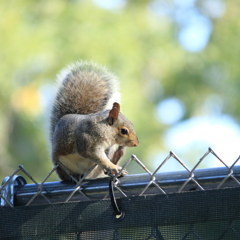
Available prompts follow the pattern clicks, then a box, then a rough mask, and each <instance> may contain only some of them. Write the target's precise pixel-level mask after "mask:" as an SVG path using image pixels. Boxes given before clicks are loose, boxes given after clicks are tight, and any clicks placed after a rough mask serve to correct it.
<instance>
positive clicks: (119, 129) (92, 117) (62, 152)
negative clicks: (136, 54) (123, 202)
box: [50, 61, 139, 180]
mask: <svg viewBox="0 0 240 240" xmlns="http://www.w3.org/2000/svg"><path fill="white" fill-rule="evenodd" d="M57 79H58V82H59V87H58V90H57V93H56V97H55V100H54V103H53V107H52V111H51V121H50V122H51V130H50V141H51V157H52V162H53V164H57V163H58V162H61V164H63V165H64V167H65V168H66V169H67V170H68V171H69V173H70V174H71V175H73V176H75V177H77V179H80V178H81V177H82V176H83V175H84V174H85V173H86V172H87V171H88V170H89V169H90V168H91V167H92V166H94V165H95V164H97V166H96V167H95V168H94V169H93V171H91V172H90V174H89V175H88V176H87V178H98V177H101V176H103V174H104V173H105V174H108V175H110V174H117V173H119V171H120V170H121V169H122V168H121V167H120V166H118V165H117V164H118V162H119V160H120V158H121V157H122V156H123V154H124V152H125V147H136V146H138V144H139V141H138V138H137V135H136V132H135V130H134V127H133V124H132V123H131V122H130V121H129V120H128V119H127V118H126V117H125V116H124V115H123V114H122V113H121V112H120V104H119V103H118V102H119V98H120V94H119V92H118V90H117V84H118V81H117V79H116V77H115V75H113V74H112V73H110V72H108V70H107V69H106V68H105V67H100V66H99V65H97V64H96V63H93V62H85V61H79V62H76V63H74V64H72V65H69V66H68V67H67V68H65V69H63V70H62V71H61V72H60V74H59V75H58V76H57ZM117 145H118V147H117V148H116V146H117ZM56 172H57V174H58V176H59V177H60V179H62V180H71V178H70V176H69V175H68V174H67V173H66V172H65V171H64V170H62V169H61V168H60V167H58V168H57V169H56ZM121 174H122V176H124V175H126V174H127V172H126V171H122V172H121Z"/></svg>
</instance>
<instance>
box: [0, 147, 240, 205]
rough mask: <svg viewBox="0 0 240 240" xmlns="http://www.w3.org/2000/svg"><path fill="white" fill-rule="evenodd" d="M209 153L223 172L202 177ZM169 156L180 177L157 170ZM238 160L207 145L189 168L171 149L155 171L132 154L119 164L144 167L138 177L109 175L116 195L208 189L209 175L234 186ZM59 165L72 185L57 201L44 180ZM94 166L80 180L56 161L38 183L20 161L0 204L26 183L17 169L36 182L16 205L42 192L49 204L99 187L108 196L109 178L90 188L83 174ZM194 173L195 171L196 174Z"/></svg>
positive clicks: (218, 182)
mask: <svg viewBox="0 0 240 240" xmlns="http://www.w3.org/2000/svg"><path fill="white" fill-rule="evenodd" d="M210 154H211V155H212V156H214V158H215V159H217V160H218V161H220V162H221V163H222V164H223V166H224V168H223V171H222V172H224V173H221V174H220V175H219V176H217V175H214V176H207V175H206V174H205V177H203V178H202V177H199V176H200V175H201V174H199V171H201V170H199V169H197V168H198V166H199V165H200V163H201V162H202V161H204V160H205V159H206V157H207V156H208V155H210ZM170 159H174V161H177V162H178V163H179V164H181V166H182V167H183V168H184V171H183V173H182V176H183V177H182V178H181V179H179V174H178V175H174V174H172V178H171V174H168V175H166V174H165V175H164V173H159V171H160V170H161V169H162V167H163V166H164V165H165V164H166V163H167V162H168V161H169V160H170ZM239 160H240V156H239V157H238V158H237V159H236V161H235V162H234V163H233V164H232V165H231V166H230V167H229V166H228V165H227V164H226V163H225V162H224V161H223V160H222V159H221V158H220V157H219V156H218V155H217V154H216V153H215V152H214V151H213V150H212V149H211V148H209V149H208V151H207V152H206V153H205V154H204V155H203V156H202V157H201V158H200V159H199V161H198V162H197V163H196V164H195V166H194V167H193V168H192V170H190V169H189V168H188V167H187V166H186V165H185V164H184V162H183V161H182V160H181V159H180V158H179V157H178V156H177V155H176V154H175V153H174V152H170V153H169V155H168V156H167V157H166V158H165V159H164V160H163V161H162V162H160V164H159V166H158V167H157V168H156V170H155V171H154V172H151V171H149V170H148V169H147V167H146V166H145V165H144V164H143V163H142V162H141V161H140V160H139V159H138V158H137V157H136V156H135V155H132V157H131V158H130V159H129V161H127V162H126V164H125V165H124V166H123V167H122V171H123V169H127V167H128V165H129V164H130V163H131V162H133V163H134V164H138V165H140V166H141V167H142V168H143V169H144V171H145V172H146V174H145V175H143V176H142V177H140V178H139V177H135V176H133V175H132V176H131V175H130V176H127V177H123V178H119V176H120V175H121V172H120V173H118V174H117V175H116V176H112V178H113V181H114V187H115V189H116V190H117V192H118V195H117V196H118V197H130V196H133V195H139V196H142V195H147V194H164V195H166V196H167V195H168V193H169V192H178V193H181V192H183V191H189V190H202V191H204V190H205V189H209V187H207V185H206V183H205V180H204V179H208V178H210V177H211V178H212V179H213V180H211V188H215V189H220V188H222V187H223V186H224V185H225V184H226V183H227V182H231V186H233V183H234V184H235V185H234V186H240V182H239V180H238V179H237V177H236V174H235V172H236V171H235V169H238V168H237V167H236V164H237V162H238V161H239ZM59 167H60V168H61V169H62V170H63V171H65V172H66V173H67V174H68V175H69V176H70V177H71V179H72V182H73V183H74V184H75V185H74V186H73V185H72V184H71V187H70V185H69V188H67V190H66V188H65V189H64V190H62V191H63V192H64V193H65V194H63V196H62V197H61V198H59V199H58V200H57V201H56V200H52V197H49V196H50V195H51V194H52V195H54V193H52V192H51V191H50V190H49V189H47V188H46V187H45V185H44V184H45V183H46V182H47V180H48V179H49V177H50V176H51V175H52V174H53V173H54V172H55V171H56V169H57V168H59ZM95 167H96V165H94V166H93V167H92V168H91V169H89V171H88V172H87V173H86V174H85V175H84V176H83V177H82V178H81V179H80V180H77V179H76V178H75V177H74V176H72V175H70V173H69V172H68V170H67V169H66V168H65V167H64V166H63V164H61V163H57V165H55V166H54V167H53V169H52V170H51V171H50V172H49V173H48V174H47V176H46V177H45V178H44V180H43V181H42V182H41V183H37V182H36V181H35V180H34V178H33V177H32V175H31V174H30V173H29V172H28V171H27V170H26V169H25V168H24V167H23V166H22V165H19V167H18V168H17V169H16V170H15V171H14V172H13V173H12V174H11V175H10V176H9V177H6V178H5V179H4V181H3V184H2V186H1V187H0V199H1V205H2V206H11V207H14V198H13V194H14V186H19V185H24V186H27V185H26V182H24V180H22V178H19V177H17V176H16V174H17V173H19V172H21V173H23V174H24V175H25V176H26V177H27V178H28V179H29V180H30V181H31V182H33V184H34V185H35V191H33V192H32V193H31V194H30V193H29V194H28V195H29V196H30V197H29V199H28V200H27V202H26V201H25V203H24V204H19V205H26V206H28V205H32V204H43V202H41V201H40V203H39V200H36V199H37V198H38V196H41V198H42V200H44V201H45V202H47V203H48V204H52V203H55V202H70V201H88V200H91V199H92V197H91V196H93V195H94V193H93V192H94V191H99V192H101V194H102V195H101V194H98V195H97V196H98V198H97V199H106V198H107V197H108V191H107V187H106V186H107V185H106V182H107V181H109V180H106V179H105V182H103V183H101V184H100V183H99V184H100V185H98V186H97V185H96V184H97V181H100V180H96V181H95V182H94V184H95V185H94V186H95V187H93V188H91V186H92V185H91V183H93V182H91V181H89V180H88V179H86V177H87V176H88V175H89V174H90V173H91V171H93V169H94V168H95ZM226 171H227V172H226ZM239 171H240V169H239ZM54 174H55V173H54ZM196 174H198V175H199V176H196ZM180 175H181V174H180ZM165 176H168V179H166V177H165ZM176 176H177V177H178V179H176V178H175V177H176ZM170 178H171V179H170ZM214 179H215V180H214ZM127 180H129V181H130V182H127ZM131 181H132V182H131ZM171 181H172V182H173V183H174V184H175V185H176V186H177V189H176V187H175V190H173V187H172V186H173V185H174V184H172V185H171V187H172V188H171V189H172V190H169V186H170V185H168V182H171ZM140 182H141V183H140ZM212 182H214V183H215V186H212V184H213V183H212ZM203 183H204V184H205V185H204V184H203ZM55 184H57V183H55ZM129 185H131V186H130V187H129ZM175 185H174V186H175ZM188 186H191V188H189V189H188ZM89 189H90V190H91V191H90V190H89ZM99 189H100V190H99ZM88 190H89V191H90V192H91V193H89V194H88V193H87V192H88ZM59 191H60V192H61V190H59ZM102 192H103V193H102ZM21 194H23V192H21ZM26 194H27V192H26ZM52 195H51V196H52ZM99 195H101V196H99ZM94 196H95V195H94ZM16 198H17V194H16ZM94 199H96V198H94Z"/></svg>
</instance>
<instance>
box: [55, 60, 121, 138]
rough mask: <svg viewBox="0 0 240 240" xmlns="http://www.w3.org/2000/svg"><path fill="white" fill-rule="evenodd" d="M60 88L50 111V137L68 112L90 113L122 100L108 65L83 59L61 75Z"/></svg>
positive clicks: (102, 109)
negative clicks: (100, 64)
mask: <svg viewBox="0 0 240 240" xmlns="http://www.w3.org/2000/svg"><path fill="white" fill-rule="evenodd" d="M58 84H59V87H58V90H57V94H56V97H55V101H54V104H53V108H52V113H51V138H52V134H53V132H54V129H55V125H56V124H57V122H58V120H59V119H60V118H61V117H63V116H64V115H66V114H71V113H75V114H84V115H86V114H91V113H97V112H100V111H104V110H105V109H108V108H111V107H112V104H113V103H114V102H119V99H120V96H119V93H118V90H117V87H118V82H117V79H116V77H115V76H114V75H113V74H112V73H109V72H108V71H107V69H106V68H104V67H100V66H99V65H97V64H95V63H92V62H85V61H80V62H76V63H74V64H71V65H69V66H68V67H67V68H65V69H63V70H62V71H61V72H60V74H59V75H58Z"/></svg>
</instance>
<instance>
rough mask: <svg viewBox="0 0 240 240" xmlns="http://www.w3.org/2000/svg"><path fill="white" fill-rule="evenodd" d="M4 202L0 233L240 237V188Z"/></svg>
mask: <svg viewBox="0 0 240 240" xmlns="http://www.w3.org/2000/svg"><path fill="white" fill-rule="evenodd" d="M117 202H118V205H119V208H120V209H121V210H123V211H124V212H125V217H124V218H123V219H122V221H114V219H113V209H112V206H111V202H110V200H101V201H89V202H74V203H64V204H53V205H38V206H28V207H16V208H14V209H13V208H10V207H1V208H0V219H1V220H0V239H14V240H15V239H34V240H35V239H42V240H45V239H47V240H53V239H76V240H77V239H99V240H100V239H161V240H162V239H164V240H165V239H166V240H172V239H173V240H174V239H178V240H179V239H186V240H188V239H189V240H192V239H207V240H211V239H214V240H215V239H226V240H235V239H240V188H228V189H221V190H207V191H196V192H187V193H173V194H169V195H167V196H166V195H154V196H141V197H131V198H129V199H128V198H121V199H117Z"/></svg>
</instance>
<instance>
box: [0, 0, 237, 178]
mask: <svg viewBox="0 0 240 240" xmlns="http://www.w3.org/2000/svg"><path fill="white" fill-rule="evenodd" d="M206 1H207V0H198V1H196V3H195V7H196V9H197V10H198V11H199V12H202V14H205V15H207V14H206V13H205V12H204V11H203V5H204V3H206ZM216 1H217V0H216ZM96 2H97V1H95V2H92V1H87V0H78V1H77V0H72V1H70V0H69V1H67V0H51V1H46V0H41V1H30V0H19V1H12V0H9V1H2V2H1V8H0V15H1V18H0V33H1V37H0V59H1V64H0V86H1V88H0V109H1V111H0V142H1V145H0V179H3V178H4V177H5V176H7V175H9V174H11V173H12V172H13V170H14V169H16V168H17V166H18V165H19V164H23V165H24V167H25V168H26V169H27V170H28V171H29V172H30V173H31V174H32V175H33V177H34V178H35V179H37V180H38V181H41V180H42V179H43V178H44V177H45V176H46V174H47V173H48V172H49V171H50V169H51V166H52V164H51V161H50V157H49V145H48V141H47V139H48V127H47V122H48V115H47V108H48V106H50V105H51V103H50V99H51V95H52V94H53V89H51V87H50V86H52V85H54V81H55V76H56V74H57V73H58V72H59V71H60V70H61V68H63V67H65V66H66V65H67V64H69V63H71V62H74V61H76V60H79V59H84V60H93V61H95V62H97V63H99V64H101V65H105V66H107V68H108V69H109V70H110V71H112V72H114V73H115V74H116V75H117V76H118V77H119V79H120V88H121V93H122V110H123V112H124V114H125V115H126V116H127V117H128V118H129V119H131V121H132V122H133V123H134V125H135V127H136V131H137V133H138V135H139V139H140V142H141V145H140V146H139V147H138V148H134V149H129V150H128V152H127V154H126V157H125V159H127V158H129V157H130V154H131V153H134V154H136V155H137V156H138V157H139V158H140V159H141V160H143V161H144V162H145V163H146V165H147V166H148V167H150V168H151V160H152V156H154V154H157V153H158V152H161V151H162V150H163V149H165V148H166V146H164V142H163V139H162V138H161V135H162V133H163V132H164V131H165V130H166V129H167V128H168V127H169V126H168V125H166V124H163V123H161V122H159V121H158V120H157V118H156V106H157V104H158V103H159V102H161V101H162V100H164V99H166V98H168V97H172V96H173V97H176V98H178V99H180V100H181V101H182V102H183V104H184V106H185V112H184V115H183V117H182V119H180V120H184V119H187V118H190V117H192V116H196V115H201V114H204V108H203V105H204V103H205V101H206V100H207V99H208V98H209V97H210V96H212V95H214V96H217V97H219V98H221V99H222V101H221V105H220V108H221V111H222V112H224V113H227V114H230V115H232V116H233V117H234V118H235V119H236V121H237V122H240V94H239V87H240V84H239V79H240V67H239V63H240V54H239V52H240V18H239V16H240V6H239V2H238V1H237V0H232V1H226V2H224V1H222V2H223V3H224V4H225V12H224V14H223V15H222V16H221V17H218V18H211V17H209V16H207V17H208V18H209V19H210V20H211V22H212V25H213V30H212V33H211V38H210V40H209V42H208V45H207V46H206V48H205V49H204V50H203V51H199V52H188V51H187V50H184V49H183V48H182V47H181V45H180V44H179V41H178V39H177V32H178V31H179V25H178V24H177V22H176V21H174V20H173V18H172V17H171V16H170V15H161V14H160V15H157V14H154V13H153V12H152V11H151V10H150V7H149V6H150V4H151V3H152V2H157V1H128V2H125V5H124V6H122V7H116V8H113V9H107V8H102V7H100V6H98V5H96ZM175 2H176V1H175ZM175 2H174V1H169V3H171V4H172V6H173V7H174V9H175V11H177V10H178V6H177V5H175V4H176V3H175ZM161 3H163V2H162V1H159V3H158V4H159V6H160V7H161ZM44 87H45V88H44ZM44 89H45V90H46V89H50V90H49V91H44ZM48 100H49V102H48ZM217 104H218V103H217ZM219 104H220V103H219ZM132 172H136V170H134V169H132ZM51 180H57V177H56V175H54V176H53V177H52V178H51Z"/></svg>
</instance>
